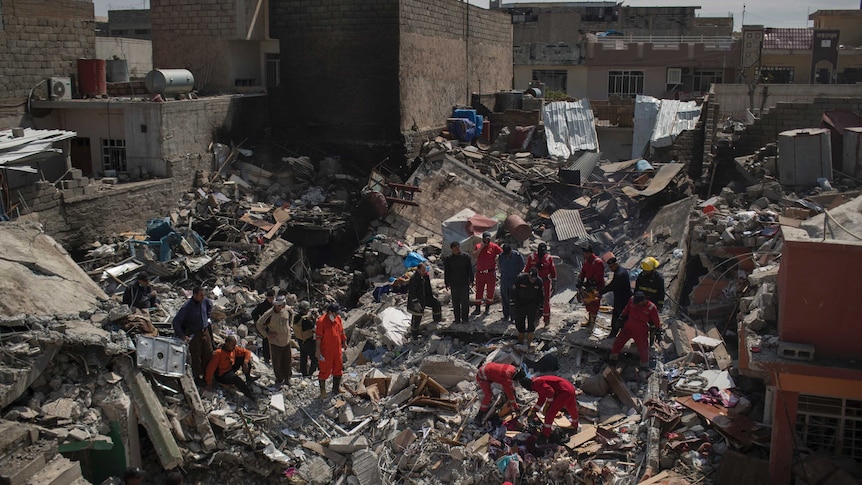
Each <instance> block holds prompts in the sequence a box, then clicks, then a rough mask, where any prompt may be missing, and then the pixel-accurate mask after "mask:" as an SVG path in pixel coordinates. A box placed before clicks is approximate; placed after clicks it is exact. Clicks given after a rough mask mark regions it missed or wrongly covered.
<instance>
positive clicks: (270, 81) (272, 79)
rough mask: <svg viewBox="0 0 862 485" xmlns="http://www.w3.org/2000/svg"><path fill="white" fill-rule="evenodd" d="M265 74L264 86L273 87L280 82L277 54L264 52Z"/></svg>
mask: <svg viewBox="0 0 862 485" xmlns="http://www.w3.org/2000/svg"><path fill="white" fill-rule="evenodd" d="M264 62H265V67H264V70H265V71H266V72H265V75H266V87H268V88H275V87H278V86H279V85H280V84H281V82H280V81H281V79H280V77H279V76H280V73H279V58H278V54H266V56H265V57H264Z"/></svg>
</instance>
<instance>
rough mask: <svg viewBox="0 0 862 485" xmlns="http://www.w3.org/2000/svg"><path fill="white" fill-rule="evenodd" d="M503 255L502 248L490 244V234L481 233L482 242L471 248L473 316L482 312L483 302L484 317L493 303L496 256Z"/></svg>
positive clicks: (495, 283) (495, 282)
mask: <svg viewBox="0 0 862 485" xmlns="http://www.w3.org/2000/svg"><path fill="white" fill-rule="evenodd" d="M502 253H503V248H501V247H500V246H498V245H497V244H496V243H493V242H491V233H490V232H487V231H486V232H483V233H482V242H481V243H478V244H476V247H475V248H473V259H475V260H476V309H475V310H473V315H478V314H479V313H480V312H481V311H482V302H483V301H484V302H485V315H487V314H488V313H489V312H490V311H491V310H490V309H491V304H492V303H494V289H495V288H496V287H497V256H499V255H500V254H502Z"/></svg>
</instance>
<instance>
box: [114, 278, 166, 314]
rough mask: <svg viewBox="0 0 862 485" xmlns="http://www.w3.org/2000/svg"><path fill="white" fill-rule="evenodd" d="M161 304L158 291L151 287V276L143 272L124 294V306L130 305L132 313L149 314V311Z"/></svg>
mask: <svg viewBox="0 0 862 485" xmlns="http://www.w3.org/2000/svg"><path fill="white" fill-rule="evenodd" d="M158 304H159V298H158V297H157V296H156V290H154V289H153V287H152V286H150V275H148V274H147V273H145V272H143V271H141V272H140V273H138V277H137V278H135V282H134V283H133V284H132V285H131V286H127V287H126V291H124V292H123V305H129V308H131V309H132V311H133V312H134V311H140V312H142V313H145V314H149V309H150V308H153V307H155V306H157V305H158Z"/></svg>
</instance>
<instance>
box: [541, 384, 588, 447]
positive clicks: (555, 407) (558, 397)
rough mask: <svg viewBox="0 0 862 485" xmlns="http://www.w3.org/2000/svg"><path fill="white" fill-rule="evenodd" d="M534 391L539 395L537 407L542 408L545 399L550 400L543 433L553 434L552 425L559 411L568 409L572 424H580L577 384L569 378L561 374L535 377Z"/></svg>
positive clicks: (546, 434)
mask: <svg viewBox="0 0 862 485" xmlns="http://www.w3.org/2000/svg"><path fill="white" fill-rule="evenodd" d="M533 391H534V392H535V393H537V394H538V395H539V400H538V401H536V407H537V408H541V407H542V405H543V404H545V401H549V403H550V404H549V405H548V409H547V411H546V412H545V422H544V426H543V427H542V434H543V435H545V436H546V437H547V436H550V435H551V425H552V424H553V423H554V418H556V417H557V413H559V412H560V411H562V410H564V409H565V410H566V411H567V412H568V413H569V416H570V417H571V418H572V425H573V426H575V427H577V426H578V401H577V399H576V398H575V396H576V394H575V386H574V385H573V384H572V383H571V382H569V381H568V380H567V379H563V378H562V377H559V376H553V375H551V376H539V377H535V378H533Z"/></svg>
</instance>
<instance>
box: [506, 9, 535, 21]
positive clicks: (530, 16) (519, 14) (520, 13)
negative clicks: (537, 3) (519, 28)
mask: <svg viewBox="0 0 862 485" xmlns="http://www.w3.org/2000/svg"><path fill="white" fill-rule="evenodd" d="M511 12H512V23H513V24H524V23H527V22H538V21H539V16H538V15H536V14H534V13H533V9H531V8H528V9H512V10H511Z"/></svg>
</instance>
